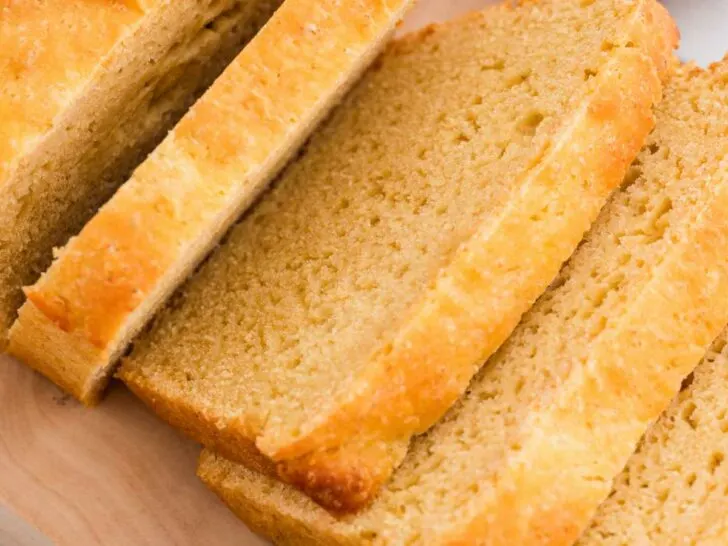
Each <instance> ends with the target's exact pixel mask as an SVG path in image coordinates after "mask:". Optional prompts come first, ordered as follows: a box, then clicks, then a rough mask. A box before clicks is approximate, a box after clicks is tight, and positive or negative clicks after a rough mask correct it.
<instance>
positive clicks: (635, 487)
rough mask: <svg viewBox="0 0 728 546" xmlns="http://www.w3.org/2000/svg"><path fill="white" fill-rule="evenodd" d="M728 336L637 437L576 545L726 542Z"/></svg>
mask: <svg viewBox="0 0 728 546" xmlns="http://www.w3.org/2000/svg"><path fill="white" fill-rule="evenodd" d="M727 343H728V336H727V334H726V332H723V334H722V335H721V336H720V337H719V338H718V339H717V340H716V342H715V343H714V344H713V347H712V348H711V350H710V351H709V352H708V353H707V355H706V357H705V359H704V360H703V362H702V363H701V364H700V366H699V367H698V368H697V369H696V370H695V374H694V376H693V377H692V378H691V383H690V384H689V386H688V387H687V388H685V389H684V390H683V391H682V392H681V393H680V395H679V396H678V397H677V398H676V399H675V401H674V402H673V403H672V405H671V406H670V408H669V409H668V410H667V412H665V414H664V415H663V416H662V417H660V420H659V421H658V422H657V423H656V424H655V425H654V426H653V427H652V429H651V430H650V431H649V432H648V433H647V434H646V435H645V437H644V438H643V439H642V443H641V444H640V447H639V449H638V450H637V452H636V453H635V454H634V455H633V456H632V458H631V459H630V460H629V463H628V464H627V466H626V468H625V469H624V471H623V472H622V474H620V476H619V477H618V478H617V480H616V481H615V483H614V488H613V489H612V493H611V494H610V496H609V499H608V500H607V501H605V502H604V503H603V504H602V505H601V506H600V508H599V511H598V512H597V515H596V517H595V518H594V520H593V522H592V524H591V525H590V526H589V529H588V530H587V532H586V533H585V534H584V536H582V538H581V539H580V540H579V542H577V546H596V545H600V546H633V545H635V546H639V545H642V544H645V545H650V544H659V545H660V546H663V545H664V546H673V545H674V546H678V545H683V544H695V545H698V546H722V545H724V544H726V543H728V521H726V517H725V515H726V513H727V512H728V466H727V465H726V464H725V458H726V455H727V454H728V434H727V433H728V389H727V387H726V386H727V385H728V347H727V346H726V344H727Z"/></svg>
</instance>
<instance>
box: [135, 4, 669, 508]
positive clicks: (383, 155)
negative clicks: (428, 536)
mask: <svg viewBox="0 0 728 546" xmlns="http://www.w3.org/2000/svg"><path fill="white" fill-rule="evenodd" d="M577 29H580V31H579V32H577ZM565 36H568V39H565ZM676 39H677V37H676V33H675V29H674V26H673V25H672V22H671V20H670V19H669V16H668V15H667V14H666V12H665V11H664V10H663V9H662V8H661V7H660V6H659V5H658V4H657V3H655V2H651V1H641V2H621V1H617V2H615V1H611V0H600V1H597V2H591V3H589V5H586V4H584V3H583V2H577V1H567V2H561V1H559V2H541V3H526V4H523V5H521V6H520V7H513V4H512V3H508V4H505V5H503V6H500V7H496V8H492V9H489V10H486V11H484V12H481V13H477V14H473V15H471V16H469V17H466V18H464V19H461V20H459V21H455V22H451V23H448V24H445V25H443V26H436V27H431V28H428V29H426V30H424V31H422V32H420V33H418V34H416V35H414V36H410V37H408V38H405V39H403V40H400V41H398V42H397V43H395V44H393V45H392V46H391V47H390V48H389V49H388V50H387V52H386V53H385V54H384V55H383V56H382V57H381V58H380V60H379V61H378V63H376V65H375V66H374V68H373V69H372V70H370V71H369V72H368V73H367V75H366V76H365V77H364V78H363V80H362V81H361V83H360V84H359V85H358V86H357V87H356V89H355V90H354V91H353V92H352V93H351V94H350V95H349V96H348V97H347V99H346V100H345V101H344V103H343V104H342V106H341V107H340V108H339V109H337V110H336V112H335V113H334V115H333V116H332V118H331V119H330V120H329V122H328V123H326V124H324V126H322V128H321V130H320V131H318V132H317V133H316V135H315V136H314V137H313V139H312V140H311V141H310V143H309V145H308V147H307V148H306V150H305V151H304V153H303V154H302V155H301V157H300V158H299V159H298V160H297V161H295V162H293V163H292V164H291V165H290V166H289V167H288V168H287V169H286V171H285V172H284V174H283V176H282V177H281V178H280V179H279V181H278V182H277V184H275V185H274V187H273V188H272V189H271V191H270V192H269V193H268V194H266V195H265V196H264V198H263V199H262V200H261V201H260V202H259V203H258V204H257V206H256V207H255V208H254V209H252V210H251V211H249V214H248V215H246V217H245V218H243V220H242V221H241V222H240V224H239V225H238V226H236V227H235V229H233V230H232V231H231V233H230V237H229V238H228V240H227V241H226V243H225V244H224V245H223V246H222V247H221V248H220V249H218V250H217V251H216V252H215V253H214V254H213V255H212V256H211V258H210V260H209V261H208V262H207V263H206V264H205V265H204V267H202V268H201V270H200V271H199V272H198V273H197V274H196V275H195V276H194V277H193V278H192V280H191V281H190V282H189V283H188V284H187V285H186V286H185V287H184V289H183V290H182V291H181V292H180V293H179V296H178V298H177V299H176V301H175V302H174V303H173V304H172V305H170V306H169V307H168V308H166V309H165V310H164V312H163V313H162V314H161V315H160V316H159V319H158V320H157V321H155V325H154V327H153V328H152V329H151V330H150V332H148V333H147V334H145V335H144V336H141V337H140V338H139V340H138V341H137V342H136V343H135V347H134V351H133V352H132V354H131V355H130V357H129V358H128V359H126V360H125V362H124V364H123V366H122V368H121V376H122V378H123V379H124V381H125V382H126V383H127V384H128V385H129V386H130V387H131V388H132V389H133V390H134V391H135V392H137V393H138V394H139V395H140V396H141V397H142V399H144V400H145V401H147V402H148V403H149V404H151V405H153V406H154V407H155V408H157V409H158V411H160V412H161V413H162V415H163V416H165V417H166V418H167V419H169V420H170V421H171V422H172V423H173V424H175V425H176V426H179V427H181V428H184V429H185V430H188V431H192V432H193V436H194V437H195V438H196V439H198V440H199V441H201V442H202V443H203V444H205V445H207V446H210V447H213V448H214V449H216V450H218V451H220V452H222V453H224V454H226V455H228V456H230V457H232V458H234V459H236V460H239V461H241V462H246V460H247V457H248V453H249V450H248V449H247V446H249V445H251V444H252V445H255V446H256V448H257V449H258V450H260V451H261V453H262V455H263V456H265V457H267V458H268V459H269V460H270V461H271V462H273V463H275V465H274V466H275V468H276V472H277V474H278V475H279V476H280V477H282V478H283V479H284V480H286V481H288V482H291V483H294V484H295V485H296V486H298V487H300V488H301V489H304V490H305V491H307V492H308V493H309V494H311V495H312V496H314V497H315V498H316V499H317V500H318V501H319V502H321V503H323V504H326V505H327V506H328V507H329V508H331V509H334V510H343V511H351V510H356V509H357V508H360V507H361V506H363V505H365V504H366V503H367V502H369V501H370V500H371V498H372V497H373V496H374V494H375V493H376V491H377V489H378V488H379V487H380V486H381V484H382V483H384V482H385V481H386V480H387V478H388V477H389V475H390V474H391V470H392V468H393V467H394V466H396V465H397V463H398V461H399V460H400V459H401V457H402V454H403V452H404V449H406V445H407V443H408V442H409V441H410V438H411V436H412V435H413V434H415V433H418V432H422V431H423V430H425V429H427V428H428V427H429V426H430V425H431V424H432V423H433V422H434V421H435V420H436V419H437V418H438V417H439V416H440V415H441V414H442V413H443V412H445V411H446V409H447V408H448V407H449V406H450V405H451V404H452V403H453V402H454V401H455V400H456V399H457V398H458V396H459V395H460V394H461V393H462V392H463V391H464V390H465V389H466V387H467V384H468V382H469V380H470V379H471V377H472V376H473V374H475V373H476V371H477V370H478V369H479V367H480V366H481V365H482V364H483V362H484V361H485V359H486V358H487V357H488V356H490V355H491V354H492V353H493V351H495V350H496V349H497V347H498V346H499V345H500V344H501V343H502V342H503V341H504V339H505V338H506V337H507V336H508V334H509V333H510V332H511V331H512V329H513V328H514V327H515V326H516V324H517V322H518V321H519V319H520V317H521V316H522V314H523V313H524V312H525V311H526V310H527V309H528V308H529V307H530V306H531V305H532V304H533V302H534V301H535V300H536V298H537V297H538V296H539V295H540V294H541V293H542V292H543V290H545V289H546V288H547V286H548V284H549V283H550V282H551V281H552V280H553V278H554V276H556V274H557V273H558V269H559V267H560V266H561V265H562V263H563V262H564V261H565V260H566V259H567V258H568V257H569V255H570V254H571V253H572V252H573V250H574V248H575V247H576V246H577V244H578V242H579V241H580V240H581V238H582V236H583V234H584V232H585V231H586V230H587V229H588V228H589V226H590V225H591V223H592V222H593V221H594V219H595V218H596V216H597V215H598V212H599V210H600V209H601V207H602V206H603V204H604V202H605V201H606V199H607V197H608V196H609V194H610V193H611V191H612V190H613V189H614V188H615V187H616V186H618V185H619V183H620V181H621V180H622V179H623V176H624V173H625V172H626V171H627V169H628V167H629V164H630V162H631V161H632V160H633V159H634V156H635V155H636V154H637V153H638V151H639V149H640V147H641V146H642V144H643V142H644V139H645V137H646V136H647V134H648V132H649V131H650V129H651V128H652V126H653V115H652V106H653V105H654V104H655V102H657V101H658V100H659V98H660V90H661V82H660V74H667V72H669V69H670V66H671V59H672V56H671V55H672V49H673V47H674V46H675V43H676ZM180 416H184V419H178V417H180ZM187 419H191V421H187ZM211 430H212V431H213V432H214V434H213V435H210V434H209V431H211ZM241 438H244V439H245V441H244V442H243V441H242V440H241ZM239 445H245V446H246V447H245V449H238V446H239ZM360 446H374V450H373V451H371V450H369V449H367V450H366V451H365V452H362V451H361V449H360Z"/></svg>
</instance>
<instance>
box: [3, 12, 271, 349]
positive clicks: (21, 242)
mask: <svg viewBox="0 0 728 546" xmlns="http://www.w3.org/2000/svg"><path fill="white" fill-rule="evenodd" d="M278 3H279V0H202V1H196V0H182V1H175V2H172V1H169V0H159V1H149V2H144V3H140V2H122V1H120V0H100V1H91V0H79V1H74V2H67V1H62V0H45V1H41V0H16V1H13V2H10V3H7V2H6V3H4V4H3V6H2V7H0V10H1V11H0V142H2V143H3V145H2V146H1V147H0V210H2V214H0V349H2V348H4V347H5V345H6V343H7V335H8V329H9V328H10V326H11V324H12V322H13V320H15V318H16V312H17V309H18V308H19V307H20V305H21V304H22V302H23V294H22V290H21V288H22V287H23V286H24V285H28V284H31V283H33V282H35V281H36V279H37V278H38V275H39V274H40V273H41V272H42V271H43V270H44V269H45V268H46V267H47V266H48V265H49V264H50V263H51V261H52V258H53V249H54V248H55V247H57V246H60V245H62V244H64V243H66V241H67V240H68V238H69V236H71V235H73V234H75V233H77V232H78V230H79V229H80V228H81V227H82V226H83V224H84V223H85V222H86V221H87V220H88V219H89V218H90V217H91V216H92V215H93V213H94V212H95V211H96V209H97V208H98V207H99V206H100V205H101V204H102V203H103V202H104V201H106V200H107V199H108V198H109V197H110V196H111V194H112V193H113V192H114V190H115V189H116V188H117V187H118V185H119V184H120V183H122V182H123V181H124V180H125V179H126V178H127V177H128V175H129V173H130V171H131V170H132V169H133V168H134V167H135V166H136V165H137V164H138V163H139V162H140V161H141V160H142V159H143V158H144V156H145V155H146V154H147V153H149V152H150V151H151V150H152V149H153V148H154V146H155V145H156V144H157V143H158V142H159V141H160V140H161V139H162V137H163V136H164V135H165V134H166V132H167V130H168V129H169V128H170V127H171V126H172V125H173V124H174V122H175V121H176V120H177V119H178V118H179V117H180V116H181V114H182V113H183V112H184V111H185V110H186V109H187V108H188V107H189V105H190V104H191V103H192V102H193V100H194V99H195V98H196V97H197V96H198V95H199V94H200V93H201V92H202V90H203V89H204V88H206V87H207V86H208V85H209V84H210V83H211V82H212V81H213V79H214V78H215V77H216V76H217V75H218V74H219V73H220V72H221V71H222V69H223V68H224V66H225V65H226V64H228V62H229V61H230V60H231V59H232V58H233V57H234V56H235V54H237V52H238V51H240V48H241V47H242V45H243V44H244V43H245V42H246V41H247V40H248V39H249V38H250V37H252V36H253V35H254V34H255V32H256V31H257V30H258V28H260V26H261V25H262V24H263V23H264V22H265V21H266V20H267V19H268V17H269V16H270V15H271V14H272V13H273V11H274V8H275V7H276V6H277V4H278Z"/></svg>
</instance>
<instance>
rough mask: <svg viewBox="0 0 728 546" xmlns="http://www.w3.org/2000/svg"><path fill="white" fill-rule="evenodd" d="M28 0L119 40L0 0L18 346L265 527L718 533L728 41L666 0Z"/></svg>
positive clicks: (389, 534)
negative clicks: (693, 33) (447, 10)
mask: <svg viewBox="0 0 728 546" xmlns="http://www.w3.org/2000/svg"><path fill="white" fill-rule="evenodd" d="M46 3H47V4H48V6H46V10H47V11H48V12H50V11H52V10H54V11H55V12H57V15H58V16H59V17H60V20H62V21H67V26H64V25H59V26H58V29H57V30H54V31H53V32H57V33H59V36H60V34H62V32H68V33H69V36H70V35H71V34H70V33H72V32H74V27H75V26H78V24H79V23H78V21H88V22H89V24H90V25H92V27H93V28H94V31H95V32H96V31H98V32H100V33H101V30H102V29H103V28H106V32H103V34H104V36H103V37H104V40H106V42H103V43H104V45H103V47H102V46H100V45H99V46H98V48H97V50H94V49H92V48H90V47H88V46H87V45H85V44H80V43H78V44H76V43H75V42H74V41H73V40H70V41H69V42H68V44H64V45H63V46H60V45H59V46H57V47H58V49H57V50H55V51H54V50H49V49H48V48H47V47H38V51H36V52H32V51H28V50H26V49H24V48H26V46H22V47H21V46H20V45H18V44H21V43H22V44H25V43H26V42H25V40H23V38H24V36H22V35H21V32H20V31H19V30H17V29H21V28H22V29H28V28H30V29H31V30H30V31H28V30H26V31H24V32H38V33H39V32H41V31H40V29H41V28H45V26H44V25H43V24H42V23H43V21H44V20H45V18H47V17H48V16H49V13H48V12H45V13H41V12H40V11H39V8H38V6H37V4H38V3H37V2H32V1H30V0H19V1H17V2H15V3H11V4H10V7H8V8H5V9H6V11H8V19H7V20H8V21H10V20H13V21H14V22H15V26H13V28H14V29H16V30H14V31H13V32H14V33H15V34H13V33H5V32H0V44H3V43H4V42H7V45H8V47H5V48H2V49H1V50H2V51H3V52H2V53H0V60H5V61H8V62H6V63H4V64H3V63H0V71H8V75H9V76H10V77H9V78H6V81H7V82H9V83H5V81H3V83H2V84H0V85H2V87H0V114H1V115H0V135H5V136H8V139H9V142H10V143H11V146H10V147H8V148H7V149H2V150H0V202H2V203H4V204H5V210H6V211H7V214H6V215H5V216H4V218H5V219H4V220H2V221H4V222H5V223H6V224H7V225H6V226H5V228H3V231H2V232H0V265H1V266H2V267H1V271H2V273H0V340H2V341H3V343H4V344H5V345H6V346H7V350H8V352H9V353H10V354H11V355H14V356H15V357H17V358H18V359H20V360H22V361H24V362H25V363H27V364H28V365H30V366H32V367H33V368H34V369H36V370H38V371H39V372H41V373H42V374H44V375H46V376H47V377H48V378H50V379H51V380H53V381H54V382H56V383H57V384H58V385H59V386H60V387H62V388H63V389H65V390H66V391H68V392H69V393H71V394H73V395H74V396H75V397H76V398H78V399H79V400H80V401H81V402H83V403H85V404H87V405H93V404H95V403H97V402H99V401H100V399H101V397H102V395H103V392H104V389H105V387H106V385H107V383H108V381H109V380H110V379H111V378H112V377H113V376H114V375H116V377H118V378H120V379H121V380H122V381H123V382H124V383H125V384H126V385H127V386H128V387H129V388H130V389H131V390H132V391H133V392H134V393H136V394H137V395H138V396H139V397H140V398H141V399H142V400H143V401H144V402H146V403H147V404H148V405H149V406H151V407H152V408H153V409H154V410H155V411H156V412H157V413H158V414H159V415H160V416H161V417H163V418H164V419H165V420H167V421H168V422H169V423H171V424H172V425H174V426H175V427H177V428H179V429H180V430H182V431H184V432H185V433H186V434H188V435H189V436H191V437H192V438H194V439H195V440H197V441H198V442H199V443H200V444H202V445H203V447H204V451H203V454H202V457H201V459H200V465H199V475H200V477H201V478H202V480H203V481H204V482H205V483H206V484H207V485H208V486H209V487H210V488H211V489H212V490H213V491H215V492H216V493H217V494H218V495H219V496H220V497H221V498H222V499H223V500H224V502H225V503H226V504H228V505H229V507H230V508H231V509H232V510H233V511H234V512H235V513H236V514H238V515H239V516H240V517H241V519H242V520H243V521H244V522H245V523H246V524H247V525H249V526H250V527H251V528H252V529H253V530H255V531H256V532H258V533H260V534H262V535H264V536H266V537H268V538H269V539H271V540H273V541H274V542H275V543H276V544H284V545H294V546H297V545H304V546H305V545H337V546H338V545H378V546H400V545H401V546H404V545H408V546H410V545H420V544H421V545H427V546H429V545H440V544H441V545H450V544H463V545H471V544H472V545H484V546H510V545H517V544H522V545H544V546H562V545H563V546H570V545H578V546H592V545H594V546H596V545H605V546H607V545H608V546H617V545H620V546H622V545H642V544H645V545H647V544H650V545H651V544H655V545H658V544H659V545H662V544H698V545H703V544H706V545H707V544H710V545H712V544H715V545H718V544H725V543H728V524H726V522H724V521H722V519H721V515H722V514H724V513H725V511H726V510H727V509H728V462H724V459H725V455H726V452H728V440H726V439H725V433H726V432H727V431H728V418H727V417H726V414H727V413H728V399H726V396H725V392H724V391H726V389H725V388H724V387H723V383H722V381H723V380H725V379H726V378H728V367H726V366H728V349H726V344H727V341H726V340H727V339H728V337H727V335H728V334H726V333H725V332H726V331H725V328H726V325H728V305H725V304H724V302H725V301H728V215H726V213H725V211H726V210H728V60H727V61H724V62H722V63H717V64H715V65H713V66H711V67H710V68H709V69H700V68H698V67H696V66H694V65H681V64H680V63H679V62H678V61H677V60H676V59H675V57H674V49H675V48H676V47H677V44H678V40H679V35H678V31H677V29H676V27H675V25H674V23H673V21H672V19H671V17H670V15H669V13H668V12H667V11H666V10H665V8H664V7H662V6H661V5H660V4H659V3H658V2H657V0H532V1H531V0H529V1H526V0H522V1H520V2H518V1H517V2H512V1H509V2H505V3H503V4H502V5H497V6H494V7H490V8H487V9H485V10H483V11H480V12H475V13H472V14H469V15H467V16H465V17H462V18H460V19H457V20H454V21H450V22H446V23H443V24H440V25H437V26H431V27H428V28H426V29H424V30H421V31H419V32H416V33H414V34H411V35H408V36H405V37H403V38H399V39H397V40H395V41H393V42H390V43H388V44H387V45H386V46H385V45H384V44H385V42H386V41H387V38H388V36H389V35H390V34H391V32H392V31H393V29H394V28H395V26H396V24H397V22H398V21H399V20H400V19H401V18H402V16H403V15H404V14H405V12H406V11H407V9H408V7H409V5H410V3H411V2H410V1H409V0H320V1H317V2H311V1H309V0H284V1H283V2H272V1H268V2H266V1H262V0H247V1H246V0H239V1H236V2H232V1H230V2H227V3H226V4H229V5H225V6H222V4H224V2H223V3H221V2H192V1H190V2H181V3H172V2H168V1H164V0H157V1H156V2H146V3H144V5H143V6H142V4H140V3H135V2H125V3H123V7H122V6H117V7H116V8H115V9H114V10H110V9H108V8H107V7H106V5H105V4H103V3H101V4H95V3H94V4H93V7H92V3H88V5H87V4H86V3H85V2H81V3H80V5H81V6H82V7H71V6H69V7H65V4H63V3H60V2H53V1H50V0H49V1H48V2H46ZM208 4H209V5H208ZM278 4H280V7H279V8H278V9H277V11H276V12H275V13H274V14H273V15H272V17H271V18H270V20H269V21H268V22H267V23H266V24H265V26H263V28H262V29H261V30H260V31H259V32H258V33H257V34H256V35H255V37H254V38H253V39H252V40H251V41H250V42H249V43H248V45H247V46H246V47H245V48H244V49H243V50H242V52H241V53H240V54H239V55H237V57H235V58H234V60H232V61H230V59H232V57H233V55H232V52H233V51H235V52H236V50H235V45H236V44H242V42H243V40H244V37H249V36H251V35H252V34H253V33H254V29H257V28H258V26H260V24H261V21H262V19H263V18H266V17H268V16H269V15H270V12H272V11H273V9H274V7H275V6H277V5H278ZM74 6H75V4H74ZM78 10H86V11H84V12H83V13H81V12H80V11H79V12H78V13H76V11H78ZM170 17H172V18H174V19H173V20H174V24H175V25H179V29H175V28H174V25H172V24H171V23H170V21H171V20H172V19H168V18H170ZM201 21H204V22H203V23H200V22H201ZM0 24H2V25H4V24H5V23H4V22H0ZM200 24H202V26H200ZM195 25H197V26H195ZM157 27H159V28H163V29H165V32H167V31H168V34H169V35H167V34H165V33H162V32H156V33H155V29H156V28H157ZM34 28H35V29H36V30H35V31H33V30H32V29H34ZM2 30H3V31H4V26H3V29H2ZM175 33H176V34H175ZM59 36H50V35H48V36H46V35H43V36H42V39H41V38H39V41H36V43H42V40H43V39H46V40H48V41H49V43H50V41H51V40H53V43H56V40H57V39H58V37H59ZM150 36H153V38H154V39H153V40H152V39H151V38H150ZM78 40H81V37H79V38H78ZM89 40H92V38H89ZM145 40H148V41H145ZM149 40H152V42H153V43H154V47H157V49H155V50H154V51H155V52H156V53H155V55H156V57H154V61H153V62H152V63H151V64H149V65H144V69H143V70H142V68H140V65H139V62H140V61H139V58H145V57H144V55H146V53H145V51H146V50H145V49H144V48H149V47H152V46H151V45H149V43H151V42H149ZM97 43H98V44H100V43H102V41H101V40H100V39H99V40H96V41H94V44H97ZM382 49H383V51H382ZM49 51H50V52H49ZM39 52H42V53H43V54H44V55H54V57H53V59H51V58H50V57H48V58H45V57H43V55H41V54H40V53H39ZM210 56H212V58H213V59H214V60H213V62H209V63H207V62H206V60H207V59H208V58H210ZM218 57H219V59H220V60H216V59H217V58H218ZM35 59H41V61H38V63H39V64H37V65H36V61H35ZM375 59H376V60H375ZM54 62H56V63H57V62H65V63H76V65H77V66H76V68H75V72H74V73H75V74H76V75H77V76H76V77H75V79H73V80H71V79H69V78H70V77H69V75H68V74H69V71H63V70H60V71H59V70H56V67H55V65H54ZM227 63H229V65H228V66H227V68H225V69H224V71H222V74H221V75H220V77H219V78H217V80H216V81H215V82H214V83H213V84H212V85H211V87H210V88H209V89H208V90H207V92H205V93H204V95H202V97H201V98H200V99H199V100H198V101H197V102H196V103H195V104H194V106H193V107H191V108H190V109H189V111H188V112H187V113H186V114H185V115H184V117H182V119H181V120H180V121H179V123H178V124H177V125H176V127H175V128H174V129H173V130H172V131H171V132H169V134H168V135H167V136H166V138H164V139H163V140H162V142H161V144H159V145H158V147H157V148H156V149H155V150H154V151H153V152H151V153H150V154H149V155H148V157H146V159H144V160H143V161H142V162H141V163H140V164H139V162H140V161H141V159H142V157H143V155H144V154H145V153H146V152H147V151H148V148H151V147H153V145H154V144H155V143H156V141H157V140H159V138H158V135H161V134H162V133H163V132H164V131H165V130H166V128H167V127H169V126H170V125H172V124H173V122H174V120H175V119H176V118H175V115H174V113H176V112H180V113H181V112H182V111H184V109H186V108H187V107H188V106H189V104H190V102H191V100H192V97H194V96H195V93H196V92H197V93H199V90H200V89H202V86H203V85H207V84H209V81H211V76H212V75H213V72H214V67H219V68H218V70H217V72H218V73H219V72H220V70H221V69H222V66H224V65H225V64H227ZM142 64H143V63H142ZM109 67H118V68H114V70H116V72H115V74H116V75H117V77H116V79H113V78H111V76H110V75H109V74H107V72H108V71H109V70H111V69H110V68H109ZM150 67H151V68H150ZM10 71H12V73H11V72H10ZM190 71H192V72H190ZM208 72H209V74H208ZM0 73H2V72H0ZM191 73H194V75H195V77H194V78H193V77H192V76H191V75H190V74H191ZM124 74H126V76H125V77H124V76H123V75H124ZM215 74H216V73H215ZM130 75H134V76H135V77H134V78H131V76H130ZM21 81H28V82H30V83H32V84H33V86H35V87H32V86H29V84H26V88H28V89H31V91H32V93H31V91H27V92H25V94H23V93H21V89H22V85H21V84H20V83H18V82H21ZM192 82H197V83H194V84H193V83H192ZM49 84H52V86H55V87H56V88H59V89H62V90H63V93H60V94H59V93H56V94H54V95H49V97H48V104H47V108H46V109H44V110H42V111H39V112H35V111H34V112H32V115H31V112H28V111H27V108H26V109H25V112H23V109H22V107H23V105H24V104H25V103H29V101H30V100H31V99H33V100H37V99H36V98H34V97H31V96H30V95H31V94H41V93H44V92H47V89H48V88H49ZM158 89H161V91H159V90H158ZM160 96H161V98H160ZM59 97H60V98H59ZM125 97H127V98H125ZM130 97H133V100H132V99H131V98H130ZM51 99H53V100H51ZM23 101H25V103H24V102H23ZM26 106H27V105H26ZM139 109H143V110H144V111H145V112H147V111H149V112H153V115H150V116H147V117H146V120H147V121H146V122H145V124H144V127H140V122H139V117H138V114H139V111H140V110H139ZM6 114H7V115H6ZM11 135H12V138H10V136H11ZM155 137H156V140H155ZM64 139H65V140H64ZM122 152H123V153H122ZM137 164H138V166H137V167H136V168H135V169H134V166H135V165H137ZM132 170H133V172H132V173H131V175H130V178H128V180H127V181H126V182H125V183H124V184H123V185H121V186H120V188H119V189H118V191H116V193H114V194H113V195H112V196H110V197H109V194H111V193H113V189H114V188H116V187H117V186H118V185H119V183H120V182H121V181H122V180H123V179H124V178H125V177H126V176H125V175H126V174H128V172H129V171H132ZM99 180H102V181H103V182H99ZM104 201H106V202H105V204H102V203H103V202H104ZM99 207H100V208H99ZM96 209H98V210H97V211H96V212H95V215H93V212H92V211H95V210H96ZM84 222H85V225H83V224H84ZM82 226H83V227H82ZM69 235H74V236H73V237H71V238H70V239H69V240H67V241H66V239H68V237H69ZM63 242H65V246H63V248H61V249H59V250H56V251H53V250H52V249H53V247H54V246H56V245H58V244H62V243H63ZM46 266H47V269H46V270H45V272H44V273H42V274H41V271H42V270H43V269H44V268H45V267H46ZM23 286H25V287H24V294H25V300H23V298H22V295H21V287H23Z"/></svg>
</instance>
